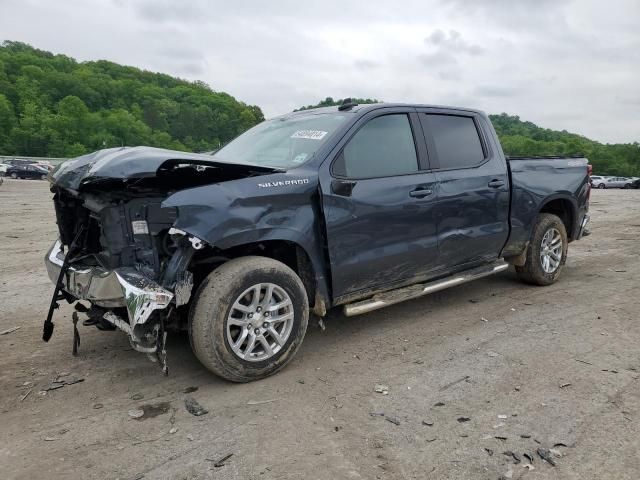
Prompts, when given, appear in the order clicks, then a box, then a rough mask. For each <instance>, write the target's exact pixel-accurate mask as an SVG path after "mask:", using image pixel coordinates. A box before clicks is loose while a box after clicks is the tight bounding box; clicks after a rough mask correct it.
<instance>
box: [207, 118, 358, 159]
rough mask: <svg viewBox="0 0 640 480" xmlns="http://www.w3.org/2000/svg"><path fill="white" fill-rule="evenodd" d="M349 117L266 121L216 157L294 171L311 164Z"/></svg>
mask: <svg viewBox="0 0 640 480" xmlns="http://www.w3.org/2000/svg"><path fill="white" fill-rule="evenodd" d="M348 115H349V114H346V113H339V112H336V113H322V114H313V115H300V116H297V115H296V116H291V117H282V118H275V119H273V120H267V121H265V122H262V123H261V124H259V125H256V126H255V127H253V128H252V129H250V130H247V131H246V132H245V133H243V134H242V135H240V136H239V137H238V138H236V139H235V140H233V141H232V142H231V143H229V144H228V145H226V146H224V147H223V148H222V149H220V150H218V151H217V152H216V153H215V155H214V157H215V158H217V159H219V160H221V161H224V162H229V163H250V164H254V165H261V166H264V167H280V168H290V167H295V166H298V165H300V164H302V163H304V162H306V161H307V160H309V159H310V158H311V157H312V156H313V154H314V153H315V152H316V151H317V150H318V148H320V146H321V145H322V144H323V143H324V142H325V141H326V140H327V139H328V138H329V137H330V136H331V134H332V133H333V132H335V131H336V129H337V128H338V127H339V126H340V125H342V124H343V123H344V122H345V121H346V119H347V118H348Z"/></svg>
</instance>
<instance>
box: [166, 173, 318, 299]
mask: <svg viewBox="0 0 640 480" xmlns="http://www.w3.org/2000/svg"><path fill="white" fill-rule="evenodd" d="M162 206H163V207H175V208H177V212H178V214H177V219H176V221H175V223H174V227H175V228H177V229H180V230H183V231H185V232H187V233H189V234H191V235H194V236H196V237H198V238H199V239H201V240H203V241H205V242H206V243H208V244H209V245H211V246H213V247H217V248H220V249H222V250H225V249H228V248H231V247H236V246H240V245H244V244H248V243H256V242H261V241H270V240H284V241H288V242H292V243H295V244H296V245H298V246H299V247H300V248H302V249H303V250H304V251H305V253H306V254H307V256H308V257H309V259H310V260H311V263H312V266H313V269H314V276H315V279H316V285H317V288H318V289H320V291H321V294H322V295H323V296H325V298H326V295H327V293H326V292H327V291H328V289H327V286H326V278H327V276H326V272H325V264H324V260H323V253H322V252H323V249H322V245H321V244H320V242H321V240H320V239H321V238H323V237H322V233H321V232H322V227H321V220H320V219H321V214H320V211H319V202H318V181H317V173H315V172H310V171H300V169H297V170H294V171H292V172H288V173H276V174H272V175H261V176H259V177H249V178H243V179H239V180H233V181H228V182H224V183H218V184H212V185H205V186H202V187H197V188H191V189H188V190H182V191H179V192H177V193H175V194H173V195H171V196H170V197H168V198H167V199H166V200H165V201H164V202H163V204H162Z"/></svg>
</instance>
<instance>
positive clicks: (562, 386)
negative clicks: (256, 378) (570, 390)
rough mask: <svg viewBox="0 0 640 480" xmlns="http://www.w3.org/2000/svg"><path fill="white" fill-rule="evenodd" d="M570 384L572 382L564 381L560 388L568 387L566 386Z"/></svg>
mask: <svg viewBox="0 0 640 480" xmlns="http://www.w3.org/2000/svg"><path fill="white" fill-rule="evenodd" d="M569 386H571V384H570V383H562V384H560V388H566V387H569Z"/></svg>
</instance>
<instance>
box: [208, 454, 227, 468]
mask: <svg viewBox="0 0 640 480" xmlns="http://www.w3.org/2000/svg"><path fill="white" fill-rule="evenodd" d="M232 456H233V453H229V454H228V455H225V456H224V457H222V458H219V459H218V460H212V459H210V458H207V461H208V462H214V463H213V466H214V467H215V468H220V467H224V462H226V461H227V460H229V459H230V458H231V457H232Z"/></svg>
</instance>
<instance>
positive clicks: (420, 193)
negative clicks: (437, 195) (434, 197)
mask: <svg viewBox="0 0 640 480" xmlns="http://www.w3.org/2000/svg"><path fill="white" fill-rule="evenodd" d="M432 193H433V190H429V189H428V188H418V189H416V190H412V191H410V192H409V196H410V197H413V198H424V197H428V196H429V195H431V194H432Z"/></svg>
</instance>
